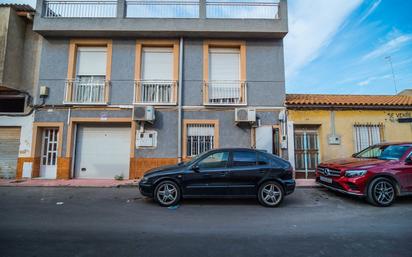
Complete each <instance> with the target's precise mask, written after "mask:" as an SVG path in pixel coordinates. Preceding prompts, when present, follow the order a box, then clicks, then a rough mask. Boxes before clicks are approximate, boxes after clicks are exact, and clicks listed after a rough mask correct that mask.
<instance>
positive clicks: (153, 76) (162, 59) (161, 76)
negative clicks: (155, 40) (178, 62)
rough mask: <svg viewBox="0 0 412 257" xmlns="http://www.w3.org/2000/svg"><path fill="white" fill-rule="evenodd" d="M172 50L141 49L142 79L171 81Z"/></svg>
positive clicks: (167, 48)
mask: <svg viewBox="0 0 412 257" xmlns="http://www.w3.org/2000/svg"><path fill="white" fill-rule="evenodd" d="M172 74H173V48H171V47H143V49H142V79H143V80H173V75H172Z"/></svg>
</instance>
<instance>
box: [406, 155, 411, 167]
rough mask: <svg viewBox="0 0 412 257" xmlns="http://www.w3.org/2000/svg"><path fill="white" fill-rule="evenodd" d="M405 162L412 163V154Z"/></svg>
mask: <svg viewBox="0 0 412 257" xmlns="http://www.w3.org/2000/svg"><path fill="white" fill-rule="evenodd" d="M405 163H406V164H409V165H412V156H409V157H408V158H406V160H405Z"/></svg>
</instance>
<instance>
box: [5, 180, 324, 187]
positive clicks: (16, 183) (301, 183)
mask: <svg viewBox="0 0 412 257" xmlns="http://www.w3.org/2000/svg"><path fill="white" fill-rule="evenodd" d="M137 182H138V180H114V179H69V180H65V179H22V180H15V179H0V186H10V187H124V186H137ZM296 187H319V185H318V184H317V183H316V182H315V180H314V179H296Z"/></svg>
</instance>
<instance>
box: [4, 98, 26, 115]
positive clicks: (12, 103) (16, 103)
mask: <svg viewBox="0 0 412 257" xmlns="http://www.w3.org/2000/svg"><path fill="white" fill-rule="evenodd" d="M25 106H26V99H25V98H24V97H21V96H8V95H4V96H0V112H6V113H7V112H10V113H23V112H24V109H25Z"/></svg>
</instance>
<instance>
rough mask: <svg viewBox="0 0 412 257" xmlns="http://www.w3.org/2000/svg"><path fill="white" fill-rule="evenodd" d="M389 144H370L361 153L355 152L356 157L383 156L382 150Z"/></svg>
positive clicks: (372, 157)
mask: <svg viewBox="0 0 412 257" xmlns="http://www.w3.org/2000/svg"><path fill="white" fill-rule="evenodd" d="M387 147H388V146H387V145H374V146H370V147H368V148H366V149H364V150H362V151H360V152H359V153H357V154H355V155H354V157H355V158H371V159H377V158H379V156H381V154H382V152H383V151H384V150H385V149H386V148H387Z"/></svg>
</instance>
